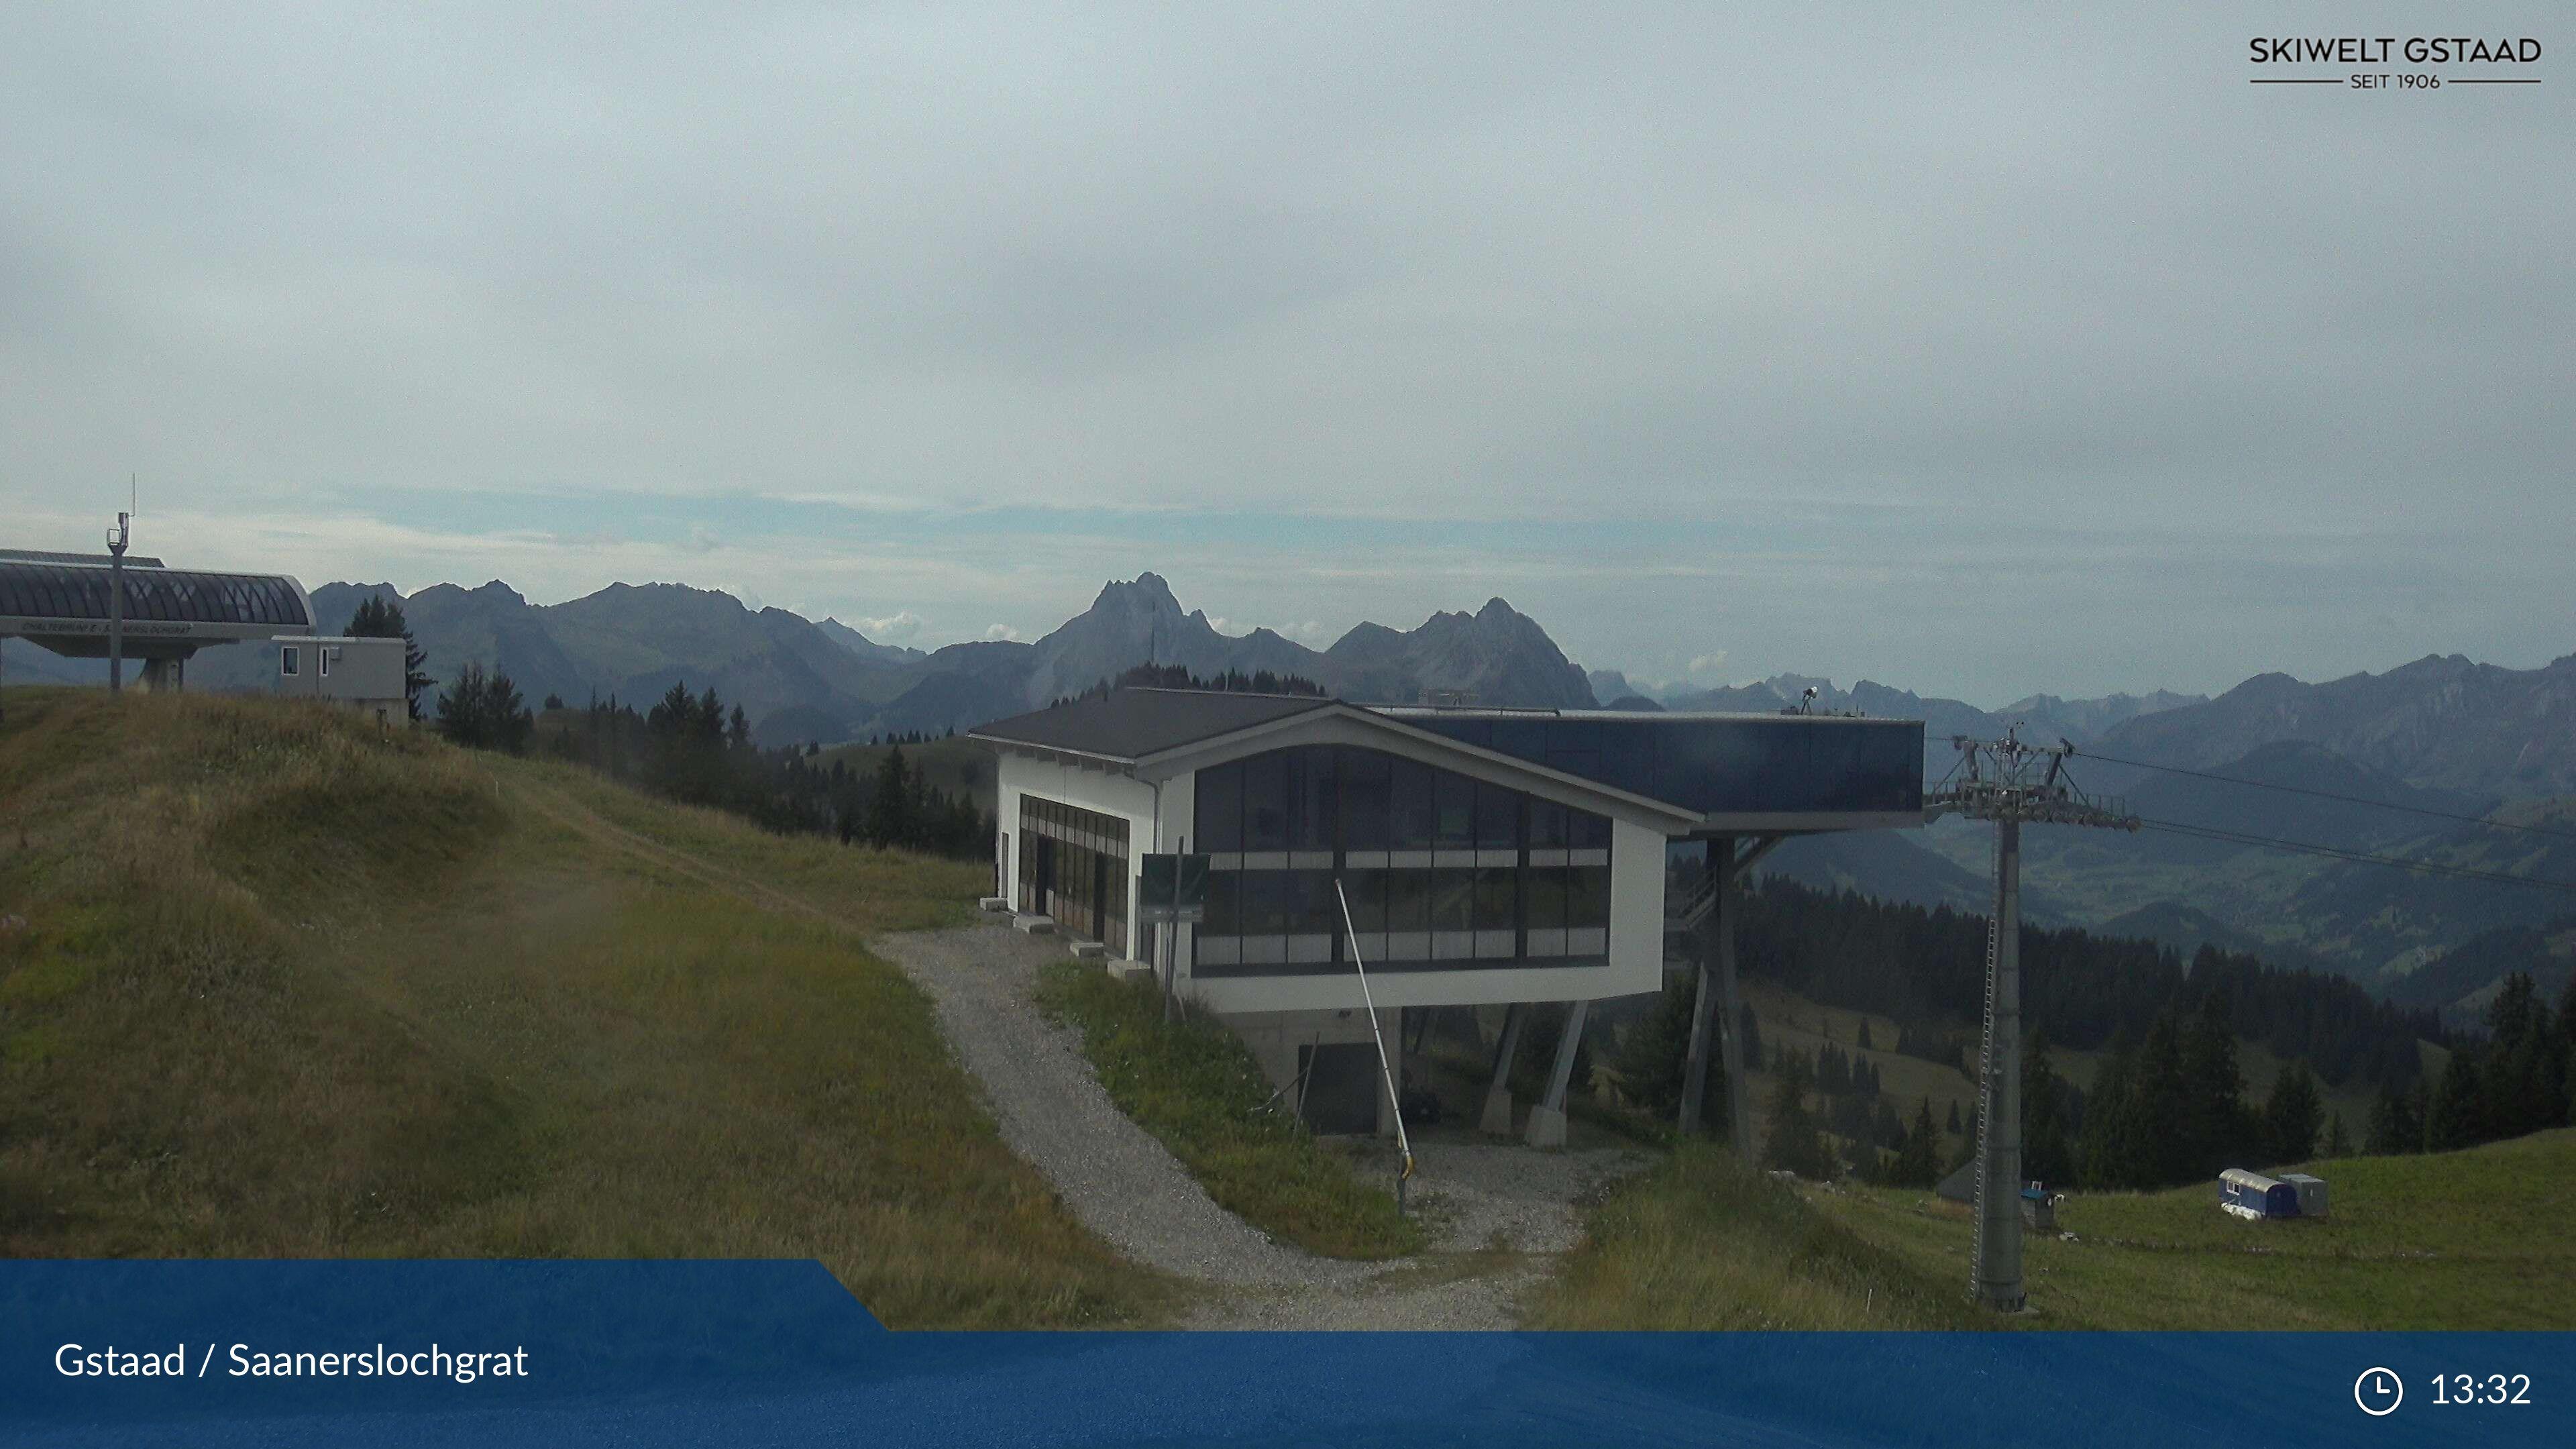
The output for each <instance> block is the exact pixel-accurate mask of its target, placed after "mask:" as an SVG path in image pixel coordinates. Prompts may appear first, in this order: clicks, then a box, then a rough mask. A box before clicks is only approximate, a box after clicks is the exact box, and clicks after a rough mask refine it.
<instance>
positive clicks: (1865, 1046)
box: [1856, 1017, 1873, 1051]
mask: <svg viewBox="0 0 2576 1449" xmlns="http://www.w3.org/2000/svg"><path fill="white" fill-rule="evenodd" d="M1856 1040H1857V1042H1858V1044H1859V1046H1860V1049H1861V1050H1862V1051H1870V1050H1872V1049H1873V1048H1872V1047H1871V1046H1870V1041H1869V1020H1868V1018H1866V1017H1864V1018H1862V1019H1861V1024H1860V1035H1859V1037H1858V1038H1857V1039H1856Z"/></svg>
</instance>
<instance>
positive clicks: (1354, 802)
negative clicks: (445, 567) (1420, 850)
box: [1339, 748, 1395, 850]
mask: <svg viewBox="0 0 2576 1449" xmlns="http://www.w3.org/2000/svg"><path fill="white" fill-rule="evenodd" d="M1339 753H1340V757H1341V770H1342V809H1341V816H1342V822H1341V823H1342V848H1343V849H1344V850H1386V849H1389V848H1391V847H1390V846H1389V845H1388V842H1389V841H1390V840H1391V839H1392V838H1393V834H1392V830H1391V824H1392V822H1391V820H1390V818H1389V817H1390V816H1391V814H1392V813H1393V811H1394V809H1395V799H1394V797H1393V795H1392V794H1391V793H1390V791H1391V790H1392V788H1393V786H1392V782H1391V780H1390V778H1389V774H1388V768H1387V767H1388V765H1389V764H1390V763H1392V762H1391V761H1390V760H1389V759H1388V758H1387V756H1385V755H1383V754H1381V753H1379V752H1378V751H1376V750H1362V749H1349V748H1345V749H1343V750H1341V751H1340V752H1339Z"/></svg>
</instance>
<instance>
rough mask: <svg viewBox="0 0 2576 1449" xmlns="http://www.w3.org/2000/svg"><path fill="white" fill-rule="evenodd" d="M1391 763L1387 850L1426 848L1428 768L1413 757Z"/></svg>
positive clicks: (1429, 837)
mask: <svg viewBox="0 0 2576 1449" xmlns="http://www.w3.org/2000/svg"><path fill="white" fill-rule="evenodd" d="M1392 763H1393V767H1394V771H1395V842H1394V844H1393V845H1391V846H1390V847H1389V849H1393V850H1429V849H1430V848H1431V840H1432V835H1433V830H1432V812H1431V775H1432V769H1431V767H1430V766H1429V765H1425V764H1421V763H1419V762H1417V761H1414V760H1396V761H1393V762H1392Z"/></svg>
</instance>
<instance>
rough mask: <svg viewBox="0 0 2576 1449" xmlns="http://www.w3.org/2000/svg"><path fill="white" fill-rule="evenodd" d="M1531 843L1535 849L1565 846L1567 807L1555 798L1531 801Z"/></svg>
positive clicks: (1554, 848) (1552, 848)
mask: <svg viewBox="0 0 2576 1449" xmlns="http://www.w3.org/2000/svg"><path fill="white" fill-rule="evenodd" d="M1529 843H1530V848H1531V849H1533V850H1561V849H1563V848H1564V847H1565V807H1564V806H1562V805H1559V804H1557V803H1556V802H1555V801H1553V800H1532V801H1530V802H1529Z"/></svg>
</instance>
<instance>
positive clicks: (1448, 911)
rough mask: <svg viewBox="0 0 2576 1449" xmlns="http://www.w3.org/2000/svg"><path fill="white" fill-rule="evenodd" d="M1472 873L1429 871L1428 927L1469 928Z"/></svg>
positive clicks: (1472, 902) (1473, 912) (1472, 918)
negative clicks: (1429, 922) (1429, 914)
mask: <svg viewBox="0 0 2576 1449" xmlns="http://www.w3.org/2000/svg"><path fill="white" fill-rule="evenodd" d="M1475 908H1476V873H1475V872H1474V871H1472V870H1435V871H1433V872H1432V873H1431V929H1433V930H1435V931H1472V930H1474V929H1475V927H1476V910H1475Z"/></svg>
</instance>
